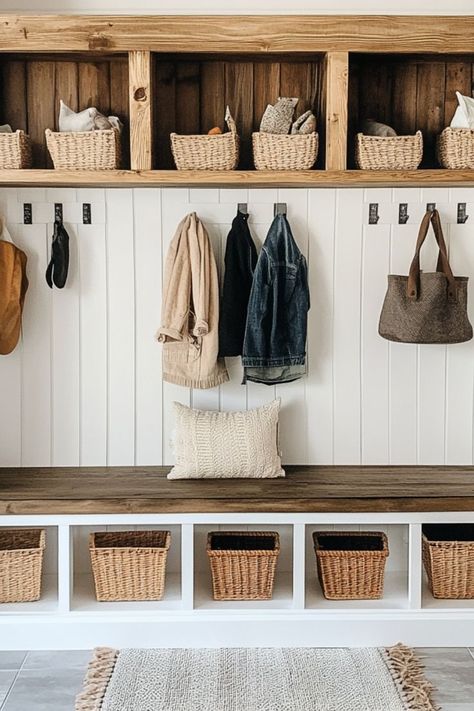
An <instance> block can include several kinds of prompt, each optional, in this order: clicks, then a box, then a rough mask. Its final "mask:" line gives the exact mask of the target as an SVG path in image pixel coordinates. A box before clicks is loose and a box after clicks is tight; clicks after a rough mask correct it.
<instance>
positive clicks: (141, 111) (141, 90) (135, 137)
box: [128, 50, 153, 170]
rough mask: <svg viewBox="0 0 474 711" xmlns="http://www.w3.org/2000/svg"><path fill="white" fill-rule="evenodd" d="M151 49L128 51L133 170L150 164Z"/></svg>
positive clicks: (151, 137)
mask: <svg viewBox="0 0 474 711" xmlns="http://www.w3.org/2000/svg"><path fill="white" fill-rule="evenodd" d="M152 63H153V59H152V56H151V52H146V51H142V50H138V51H134V52H129V55H128V71H129V92H130V166H131V168H132V170H151V169H152V167H153V149H152V142H153V126H152V92H153V85H152Z"/></svg>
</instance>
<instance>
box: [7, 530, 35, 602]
mask: <svg viewBox="0 0 474 711" xmlns="http://www.w3.org/2000/svg"><path fill="white" fill-rule="evenodd" d="M44 549H45V532H44V530H43V529H39V528H28V529H27V528H23V529H3V530H2V529H0V603H3V602H34V601H35V600H39V599H40V597H41V573H42V569H43V555H44Z"/></svg>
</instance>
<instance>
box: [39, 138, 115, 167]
mask: <svg viewBox="0 0 474 711" xmlns="http://www.w3.org/2000/svg"><path fill="white" fill-rule="evenodd" d="M45 133H46V145H47V146H48V151H49V152H50V155H51V158H52V160H53V164H54V167H55V168H57V169H60V170H115V169H116V168H119V167H120V131H119V130H118V129H116V128H111V129H109V130H105V131H76V132H74V131H62V132H60V131H51V130H50V129H49V128H47V129H46V132H45Z"/></svg>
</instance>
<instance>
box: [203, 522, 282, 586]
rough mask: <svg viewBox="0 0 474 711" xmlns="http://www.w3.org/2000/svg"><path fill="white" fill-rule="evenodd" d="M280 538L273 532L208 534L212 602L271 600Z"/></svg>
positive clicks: (220, 532)
mask: <svg viewBox="0 0 474 711" xmlns="http://www.w3.org/2000/svg"><path fill="white" fill-rule="evenodd" d="M279 554H280V537H279V535H278V533H274V532H273V531H233V532H232V531H218V532H212V533H209V534H208V538H207V555H208V556H209V563H210V566H211V574H212V589H213V595H214V600H271V597H272V594H273V583H274V579H275V570H276V564H277V560H278V556H279Z"/></svg>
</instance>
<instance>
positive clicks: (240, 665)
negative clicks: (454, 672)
mask: <svg viewBox="0 0 474 711" xmlns="http://www.w3.org/2000/svg"><path fill="white" fill-rule="evenodd" d="M432 690H433V689H432V686H431V684H430V683H429V682H428V681H427V680H426V678H425V677H424V674H423V668H422V665H421V664H420V662H419V660H418V659H417V658H416V656H415V654H414V653H413V651H412V650H411V649H409V648H408V647H404V646H402V645H397V646H396V647H391V648H389V649H124V650H121V651H117V650H114V649H103V648H102V649H96V650H95V652H94V655H93V659H92V661H91V663H90V665H89V669H88V671H87V675H86V678H85V681H84V689H83V691H82V692H81V694H79V696H78V698H77V701H76V711H437V707H436V706H435V705H434V703H433V701H432Z"/></svg>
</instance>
